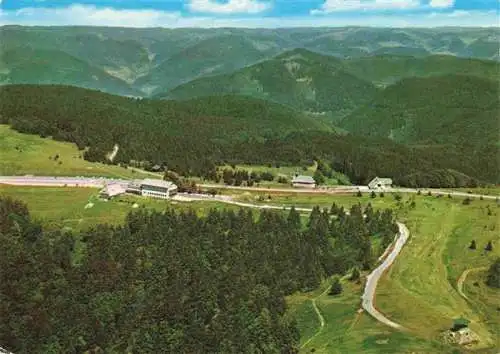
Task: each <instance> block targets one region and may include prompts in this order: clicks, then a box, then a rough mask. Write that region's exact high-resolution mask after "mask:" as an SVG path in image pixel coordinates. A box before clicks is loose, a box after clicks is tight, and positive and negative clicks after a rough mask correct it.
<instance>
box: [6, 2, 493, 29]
mask: <svg viewBox="0 0 500 354" xmlns="http://www.w3.org/2000/svg"><path fill="white" fill-rule="evenodd" d="M7 24H18V25H27V26H32V25H33V26H34V25H41V26H44V25H45V26H48V25H52V26H64V25H66V26H67V25H81V26H115V27H116V26H119V27H167V28H179V27H202V28H213V27H240V28H241V27H245V28H277V27H342V26H372V27H442V26H468V27H498V15H497V12H496V11H495V10H493V11H467V12H465V11H458V10H457V11H453V12H449V13H443V12H439V11H437V12H434V13H430V14H427V15H422V14H420V15H418V16H417V15H415V14H407V13H398V14H394V15H389V14H376V13H373V14H364V15H359V14H352V15H350V14H342V15H335V14H332V15H329V16H320V17H318V16H304V17H255V16H252V17H244V16H238V17H231V18H227V17H226V18H221V17H219V18H218V17H215V16H182V15H181V14H180V13H177V12H165V11H159V10H118V9H112V8H96V7H94V6H84V5H74V6H70V7H66V8H24V9H21V10H18V11H12V10H2V9H1V8H0V25H7Z"/></svg>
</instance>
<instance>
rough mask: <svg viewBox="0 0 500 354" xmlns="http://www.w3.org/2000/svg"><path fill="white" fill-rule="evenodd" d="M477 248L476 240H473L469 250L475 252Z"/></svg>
mask: <svg viewBox="0 0 500 354" xmlns="http://www.w3.org/2000/svg"><path fill="white" fill-rule="evenodd" d="M476 248H477V246H476V240H472V241H471V242H470V246H469V249H471V250H475V249H476Z"/></svg>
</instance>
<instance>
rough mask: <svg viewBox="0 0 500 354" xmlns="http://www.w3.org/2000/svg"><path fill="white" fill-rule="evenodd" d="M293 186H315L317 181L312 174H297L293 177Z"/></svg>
mask: <svg viewBox="0 0 500 354" xmlns="http://www.w3.org/2000/svg"><path fill="white" fill-rule="evenodd" d="M292 186H294V187H299V188H315V187H316V181H315V180H314V178H312V177H311V176H295V177H294V178H293V179H292Z"/></svg>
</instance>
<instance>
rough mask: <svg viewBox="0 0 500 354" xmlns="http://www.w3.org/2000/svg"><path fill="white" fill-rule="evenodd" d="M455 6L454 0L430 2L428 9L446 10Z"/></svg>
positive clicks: (433, 0) (432, 0)
mask: <svg viewBox="0 0 500 354" xmlns="http://www.w3.org/2000/svg"><path fill="white" fill-rule="evenodd" d="M453 5H455V0H431V2H430V3H429V6H430V7H436V8H442V9H447V8H450V7H453Z"/></svg>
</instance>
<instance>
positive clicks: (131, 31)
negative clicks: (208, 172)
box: [0, 26, 500, 96]
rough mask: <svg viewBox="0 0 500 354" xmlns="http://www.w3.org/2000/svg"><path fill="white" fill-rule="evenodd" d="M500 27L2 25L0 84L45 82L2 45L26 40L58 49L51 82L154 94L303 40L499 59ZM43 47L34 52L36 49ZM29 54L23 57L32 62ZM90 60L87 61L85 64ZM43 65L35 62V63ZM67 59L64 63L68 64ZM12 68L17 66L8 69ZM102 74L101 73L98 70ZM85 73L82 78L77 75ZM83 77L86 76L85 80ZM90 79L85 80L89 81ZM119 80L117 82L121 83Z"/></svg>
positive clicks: (324, 48)
mask: <svg viewBox="0 0 500 354" xmlns="http://www.w3.org/2000/svg"><path fill="white" fill-rule="evenodd" d="M499 39H500V29H498V28H441V29H397V28H394V29H385V28H362V27H346V28H289V29H235V28H214V29H165V28H145V29H135V28H104V27H22V26H3V27H0V53H2V56H1V57H0V73H1V74H2V76H1V81H0V84H2V83H3V84H5V83H14V84H15V83H32V84H39V83H42V82H46V81H47V78H46V77H45V78H44V77H43V76H40V75H43V74H42V73H41V71H42V70H31V71H30V70H28V71H27V72H26V75H24V76H22V77H19V76H18V74H16V70H14V67H16V65H17V64H16V63H15V62H13V61H12V60H11V59H9V57H5V56H4V55H3V53H8V52H11V51H16V50H18V47H28V48H31V50H33V51H34V52H36V51H38V50H45V51H47V50H48V51H54V50H56V51H59V52H61V53H65V54H60V55H54V56H53V58H52V63H51V65H52V67H51V68H50V71H51V72H52V73H53V75H51V76H53V78H52V80H51V83H53V84H71V85H74V86H83V87H92V88H98V89H100V90H102V91H105V92H109V93H115V94H124V91H126V92H128V91H130V92H136V93H138V95H141V96H151V95H154V94H158V93H161V92H165V91H167V90H170V89H172V88H173V87H175V86H178V85H180V84H183V83H186V82H189V81H191V80H194V79H197V78H201V77H205V76H210V75H220V74H228V73H231V72H234V71H236V70H239V69H241V68H243V67H246V66H249V65H253V64H256V63H258V62H261V61H264V60H267V59H270V58H273V57H275V56H276V55H278V54H280V53H282V52H285V51H288V50H291V49H293V48H304V49H307V50H310V51H314V52H317V53H322V54H325V55H330V56H335V57H337V58H340V59H349V58H351V59H352V58H362V57H368V56H373V55H376V54H384V53H385V54H387V53H391V54H402V53H403V54H408V55H413V56H418V57H426V56H428V55H430V54H449V55H453V56H458V57H473V58H481V59H490V60H498V59H499V50H498V49H499V45H498V43H499ZM40 55H41V54H36V53H34V57H38V56H40ZM67 56H70V57H73V58H75V59H77V60H79V61H80V62H79V64H77V63H76V62H75V67H74V69H75V71H79V72H80V75H81V78H88V77H92V76H93V75H95V73H94V74H88V73H85V72H84V71H86V70H88V71H92V70H101V71H102V72H105V73H106V74H108V75H109V76H111V77H114V78H115V79H118V80H121V81H122V82H125V83H126V84H125V85H126V86H127V85H128V86H129V88H128V89H124V88H123V87H120V86H122V85H118V83H117V82H111V81H110V79H104V76H102V77H103V78H102V79H101V80H102V81H100V82H98V84H97V85H95V86H89V83H88V82H86V81H85V80H87V79H80V77H79V76H71V75H66V74H65V73H67V72H69V71H71V67H67V66H66V67H64V68H63V69H61V71H62V74H61V73H60V72H59V71H58V70H57V68H58V66H59V63H58V61H59V60H63V61H65V62H66V64H67V63H68V62H67V59H65V58H67ZM29 59H30V58H29V57H26V58H25V60H24V65H26V67H29V66H30V65H31V64H30V63H29ZM81 62H85V63H86V64H87V65H88V69H85V68H84V66H82V65H81ZM36 65H38V64H37V63H36V62H34V63H33V66H36ZM63 66H64V65H63ZM11 72H13V73H14V74H12V75H10V73H11ZM101 75H102V74H101ZM80 80H82V81H80ZM82 82H83V83H82ZM85 85H87V86H85ZM117 85H118V86H117Z"/></svg>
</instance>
